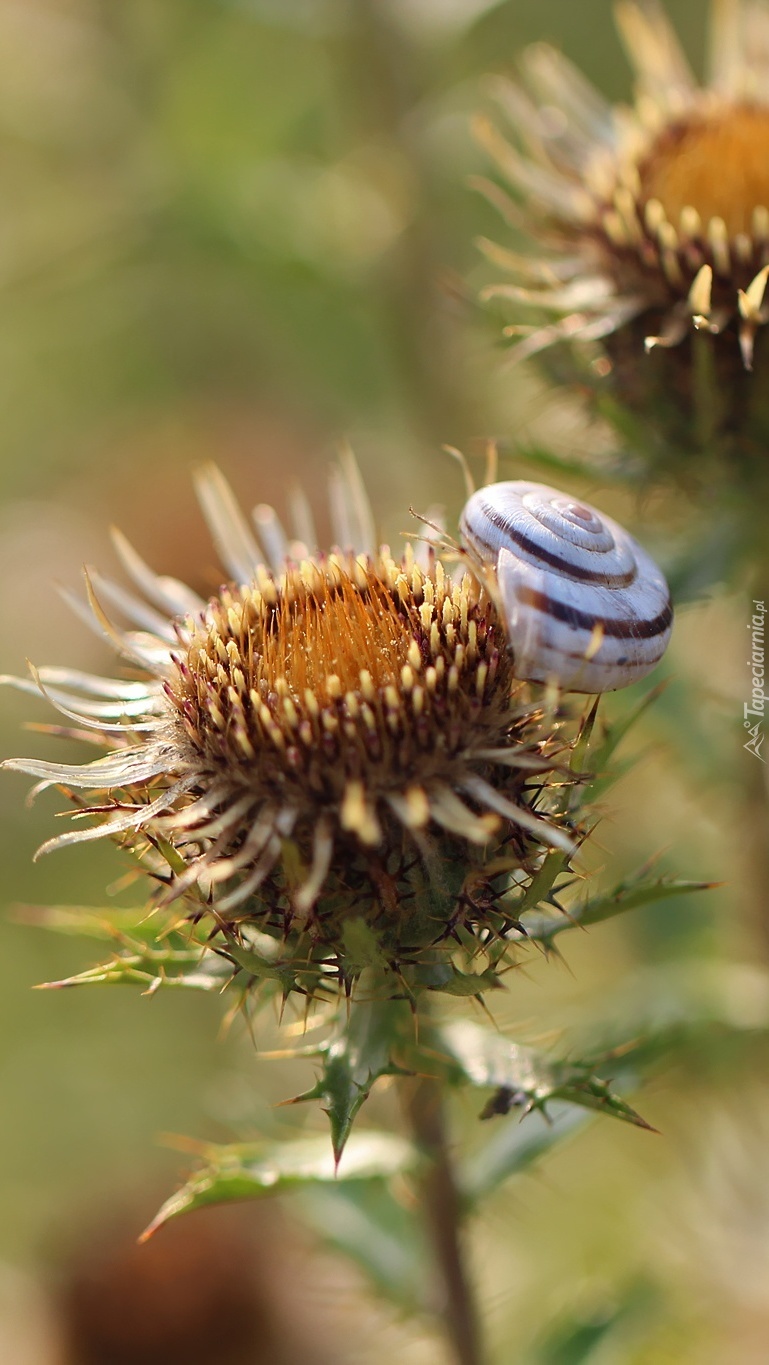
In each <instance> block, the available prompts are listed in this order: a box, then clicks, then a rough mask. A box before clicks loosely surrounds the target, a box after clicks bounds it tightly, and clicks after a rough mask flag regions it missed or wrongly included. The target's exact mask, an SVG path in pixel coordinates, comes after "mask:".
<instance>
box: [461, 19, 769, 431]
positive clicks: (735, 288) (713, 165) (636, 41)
mask: <svg viewBox="0 0 769 1365" xmlns="http://www.w3.org/2000/svg"><path fill="white" fill-rule="evenodd" d="M615 16H616V21H617V24H618V28H619V32H620V35H621V37H622V39H623V43H624V46H625V49H626V51H627V54H628V57H629V60H630V62H631V63H632V65H633V67H634V69H635V72H636V75H637V90H636V97H635V102H634V104H633V106H632V107H631V108H627V107H625V106H611V105H610V104H608V103H607V102H606V101H605V100H604V99H603V98H602V96H601V95H600V94H599V93H598V92H597V91H596V90H594V89H593V88H592V87H591V86H590V85H589V84H588V82H587V81H586V80H585V78H584V77H583V76H582V75H581V73H580V72H579V71H577V70H576V69H575V68H574V67H573V66H572V65H571V64H570V63H569V62H568V61H567V60H566V59H565V58H564V57H563V56H561V55H560V54H559V53H558V52H556V51H554V50H552V49H551V48H549V47H546V46H544V45H540V46H536V47H534V48H533V49H531V50H530V51H528V52H527V53H526V54H525V56H524V60H523V78H522V81H521V83H520V84H512V83H509V82H502V81H500V82H498V83H497V86H496V91H497V94H498V96H499V99H500V102H501V104H502V106H503V109H504V110H505V113H506V115H507V116H508V118H509V120H510V123H511V125H512V127H513V129H514V132H515V143H516V145H515V146H514V145H512V144H511V143H509V142H508V141H507V140H506V139H505V137H504V136H503V135H502V134H501V133H500V132H499V131H498V130H497V128H496V127H495V126H493V125H492V124H491V123H489V122H486V121H483V122H481V124H480V129H479V130H480V136H481V138H482V140H483V142H484V143H485V145H486V146H487V148H488V149H489V150H490V152H491V154H492V156H493V157H494V159H495V161H496V163H497V165H498V166H499V167H500V169H501V171H502V174H503V175H504V176H505V178H506V179H507V180H508V182H509V183H510V184H511V185H512V186H513V187H514V189H515V191H516V198H517V201H518V202H516V203H513V202H512V201H510V200H509V199H507V198H506V196H505V194H504V192H503V191H502V190H501V189H500V188H499V187H498V186H488V187H487V189H488V192H489V194H490V197H491V198H492V199H493V200H494V201H495V202H496V203H497V204H498V205H499V207H500V208H501V209H502V211H503V212H504V213H505V214H506V215H507V217H508V219H509V221H511V223H512V225H513V227H514V228H515V229H516V231H519V232H520V231H522V232H523V233H524V234H525V236H527V237H528V238H529V239H530V240H531V246H530V247H529V248H528V249H526V250H524V251H523V252H521V253H519V254H516V253H513V252H510V251H507V250H505V249H503V248H501V247H499V246H497V245H494V244H493V243H489V242H486V243H484V244H483V245H484V248H485V250H486V252H487V254H488V255H489V257H490V258H491V259H492V260H493V261H494V263H495V264H498V265H501V266H503V267H504V268H506V269H508V270H510V271H512V272H513V274H514V275H515V276H516V277H517V278H516V281H515V283H512V284H495V285H492V286H490V287H489V288H488V289H487V290H486V291H485V294H486V297H487V298H501V299H503V300H506V301H507V302H508V303H510V302H512V303H513V304H514V305H515V309H516V314H515V319H514V321H513V323H512V324H511V325H510V326H509V327H508V329H507V331H508V334H509V335H511V336H515V337H517V338H519V339H518V340H517V341H516V343H515V354H516V355H517V356H518V357H519V358H524V357H526V356H531V355H534V354H537V353H539V352H543V351H546V350H547V348H549V347H550V346H551V345H552V344H554V343H555V342H557V341H560V340H569V341H571V340H577V341H583V342H598V341H602V342H603V343H604V346H603V352H602V353H601V354H599V357H598V359H597V363H596V367H595V373H596V374H597V376H598V377H599V378H601V379H606V378H607V377H609V376H610V375H613V378H614V380H615V381H616V388H617V391H618V393H619V395H620V396H621V397H622V398H623V399H625V400H626V401H628V402H629V403H630V404H631V405H635V406H636V407H637V408H639V409H640V408H643V407H646V406H647V405H648V402H649V398H650V394H651V395H652V396H654V394H653V391H652V389H651V385H652V382H653V380H654V379H656V378H657V377H658V376H660V375H661V376H662V379H661V383H666V384H667V388H668V392H669V394H671V395H672V394H673V393H675V402H676V403H677V404H678V406H679V408H680V407H681V406H683V407H685V408H686V407H689V406H691V405H692V404H693V403H694V400H695V394H694V392H693V390H694V388H695V386H696V384H697V382H698V380H697V377H696V375H695V374H694V373H693V370H694V368H695V367H694V364H693V359H692V358H693V354H694V346H695V344H696V343H697V342H699V343H700V345H702V343H703V342H704V341H705V340H707V339H708V338H713V337H719V338H720V339H719V340H718V341H717V342H716V343H715V346H716V347H717V351H716V353H715V361H714V363H715V365H716V367H717V369H716V373H717V376H718V378H719V379H720V380H721V385H720V387H721V388H722V389H723V390H724V391H726V390H727V389H728V388H729V387H730V386H731V388H732V389H734V396H733V403H732V408H733V409H734V410H738V409H739V408H740V407H742V408H743V409H744V408H745V406H746V397H745V395H746V392H747V390H746V388H745V383H744V375H740V370H742V369H743V368H744V369H747V370H750V369H751V367H752V366H753V363H754V350H755V349H756V343H757V337H758V334H759V332H760V330H761V328H762V327H763V326H764V325H765V323H766V322H767V320H769V306H768V304H767V301H766V300H765V292H766V285H767V278H768V277H769V9H767V7H766V6H765V5H764V4H762V3H755V2H753V3H751V2H750V0H714V3H713V6H712V16H711V26H710V51H711V61H710V70H709V76H708V80H707V83H706V84H705V85H704V86H701V85H699V84H698V83H697V81H696V79H695V77H694V75H693V73H692V71H691V69H690V67H689V64H688V62H687V59H686V56H685V54H684V53H683V51H682V49H681V47H680V45H679V43H678V40H677V38H676V35H675V33H674V31H673V29H672V27H671V25H670V23H669V21H668V19H667V18H666V16H665V14H664V13H663V10H662V8H661V6H660V5H659V4H658V3H657V0H646V2H644V0H619V3H617V4H616V5H615ZM521 307H524V308H525V309H534V310H536V312H535V318H536V319H537V320H536V321H534V322H533V323H532V325H524V324H522V322H521V314H520V310H521ZM697 333H699V334H700V335H699V336H697V335H696V334H697ZM722 333H723V337H721V336H720V334H722ZM644 347H645V349H646V351H647V352H648V351H651V350H653V349H655V348H658V347H661V348H664V349H670V348H675V350H676V355H675V357H674V358H669V359H668V361H667V362H666V364H665V367H664V370H663V369H662V364H661V363H660V365H659V366H658V367H656V368H655V367H653V366H651V365H650V364H649V363H647V366H646V368H644V367H643V366H642V364H641V357H642V351H643V348H644ZM758 349H759V351H760V349H761V348H760V347H759V348H758ZM700 368H701V367H700ZM711 379H712V375H711V376H710V377H706V378H705V383H706V384H709V383H710V382H711ZM726 401H728V400H726ZM655 415H657V414H656V412H655ZM723 425H724V427H725V426H727V425H728V422H727V421H724V423H723ZM677 434H680V433H677Z"/></svg>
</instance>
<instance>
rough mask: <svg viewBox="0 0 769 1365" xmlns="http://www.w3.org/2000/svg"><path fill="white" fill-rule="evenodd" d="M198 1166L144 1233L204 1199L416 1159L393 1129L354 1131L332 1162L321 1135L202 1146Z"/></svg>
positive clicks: (365, 1174)
mask: <svg viewBox="0 0 769 1365" xmlns="http://www.w3.org/2000/svg"><path fill="white" fill-rule="evenodd" d="M198 1150H199V1154H200V1155H201V1156H202V1157H203V1158H204V1163H205V1164H204V1165H203V1167H202V1168H201V1169H200V1170H199V1171H197V1172H196V1174H195V1175H193V1176H191V1178H190V1179H189V1180H188V1181H187V1182H186V1184H184V1185H183V1186H182V1187H181V1189H180V1190H177V1192H176V1194H174V1195H172V1196H171V1198H170V1199H168V1200H166V1202H165V1204H164V1205H163V1207H162V1208H161V1209H160V1211H159V1212H158V1214H157V1215H156V1217H155V1218H153V1220H152V1222H151V1223H150V1225H149V1227H148V1228H147V1229H146V1230H145V1232H144V1234H143V1236H144V1238H145V1239H146V1238H147V1237H151V1236H152V1234H153V1233H154V1232H157V1230H158V1228H160V1227H162V1226H163V1224H164V1223H167V1222H168V1220H169V1219H171V1218H176V1217H178V1215H179V1214H181V1213H189V1212H191V1211H192V1210H193V1209H199V1208H203V1207H205V1205H207V1204H222V1203H230V1202H232V1200H240V1199H262V1198H264V1197H265V1196H266V1195H269V1194H280V1193H283V1192H285V1191H286V1190H293V1189H296V1188H297V1187H301V1186H305V1185H314V1184H316V1183H321V1184H327V1183H328V1182H329V1181H338V1182H339V1183H340V1184H343V1183H345V1182H349V1181H357V1180H384V1179H389V1178H390V1177H392V1176H393V1175H396V1174H397V1173H399V1172H403V1171H405V1170H407V1169H408V1168H409V1167H411V1166H413V1165H414V1164H415V1163H416V1160H417V1156H416V1152H415V1150H414V1149H413V1148H412V1147H410V1146H409V1144H408V1143H407V1142H405V1141H403V1139H401V1138H398V1137H396V1136H395V1135H394V1134H392V1133H376V1132H366V1133H360V1134H357V1135H356V1136H355V1137H354V1138H353V1139H352V1140H351V1141H350V1143H349V1144H348V1146H347V1150H346V1152H345V1154H344V1158H343V1159H340V1161H337V1160H336V1159H335V1158H334V1157H333V1156H332V1154H331V1152H330V1151H329V1148H328V1143H327V1142H326V1141H325V1140H324V1139H322V1138H314V1137H313V1138H306V1139H296V1140H294V1141H287V1142H278V1143H274V1144H266V1143H240V1144H233V1145H230V1146H225V1147H216V1146H212V1145H201V1146H200V1148H199V1149H198Z"/></svg>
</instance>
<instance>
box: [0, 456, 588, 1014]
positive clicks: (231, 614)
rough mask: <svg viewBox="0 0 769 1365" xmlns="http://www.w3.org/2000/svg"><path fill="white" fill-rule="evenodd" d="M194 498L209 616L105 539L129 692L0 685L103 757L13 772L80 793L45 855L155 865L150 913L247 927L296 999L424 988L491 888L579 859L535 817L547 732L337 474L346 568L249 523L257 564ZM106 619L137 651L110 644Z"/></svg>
mask: <svg viewBox="0 0 769 1365" xmlns="http://www.w3.org/2000/svg"><path fill="white" fill-rule="evenodd" d="M199 492H200V497H201V503H202V506H203V510H204V512H205V515H206V518H207V520H208V523H209V526H210V528H211V530H212V532H213V536H214V539H215V541H216V544H217V547H218V550H219V553H220V555H221V558H222V561H223V563H224V565H225V568H226V571H227V575H228V578H227V582H226V584H225V586H223V587H222V589H221V590H220V592H219V593H218V594H217V596H215V597H213V598H212V599H211V600H210V601H209V602H208V603H206V602H204V601H203V600H202V599H200V598H199V597H197V595H196V594H195V593H193V592H192V591H191V590H190V589H189V588H188V587H186V586H184V585H183V584H181V583H179V582H177V581H176V580H173V579H169V578H165V577H157V576H156V575H155V574H154V573H152V571H151V570H150V569H149V568H148V567H147V566H146V565H145V564H144V563H143V562H142V561H141V560H140V559H139V557H138V556H137V555H136V553H135V551H133V550H132V549H131V548H130V547H129V545H128V544H127V542H126V541H125V540H124V539H123V538H122V537H121V536H118V537H117V541H116V543H117V548H118V551H119V553H120V556H121V559H122V561H123V564H124V566H125V567H126V569H127V570H128V572H129V573H130V574H131V576H132V578H133V579H134V582H135V583H136V585H137V586H138V588H139V589H140V591H141V594H142V596H141V598H140V597H138V596H134V595H133V594H131V593H127V592H126V591H125V590H124V589H123V588H120V587H117V586H116V585H114V584H112V583H110V582H109V581H108V580H105V579H102V578H101V577H100V576H98V575H95V574H92V575H90V578H89V594H90V598H91V604H92V606H93V609H94V612H95V614H96V617H97V619H98V621H99V623H100V624H101V626H102V627H103V628H104V630H105V631H106V632H107V633H108V634H109V635H110V637H111V638H112V640H113V641H114V643H115V644H116V645H117V648H118V650H119V652H120V654H121V655H122V656H123V658H124V659H126V660H127V661H128V662H129V664H130V665H132V666H133V667H134V669H136V668H138V669H139V670H140V671H141V674H142V677H141V679H140V680H135V681H120V680H113V679H101V678H97V677H93V676H91V675H88V674H84V673H79V672H76V671H71V670H67V669H60V668H43V669H40V671H39V672H36V673H35V674H34V675H33V679H32V680H31V681H24V680H22V681H19V680H14V679H8V680H7V681H11V682H14V681H15V682H16V685H17V686H21V687H23V688H25V689H26V690H28V691H32V692H35V691H37V690H38V688H39V689H40V690H41V691H43V692H44V694H45V695H46V696H47V697H48V698H49V699H50V700H51V701H52V702H53V703H54V704H55V705H56V706H57V707H58V708H59V710H60V711H62V712H63V713H64V715H66V716H68V717H70V718H72V719H73V720H74V721H75V722H76V724H77V727H78V728H80V727H82V726H88V727H91V728H92V729H93V730H94V732H95V734H96V736H97V740H98V741H99V742H103V743H104V744H105V745H107V746H108V747H109V748H110V752H109V753H108V754H107V755H106V757H103V758H100V759H98V760H97V761H96V762H93V763H89V764H86V765H84V766H70V765H68V764H63V763H53V762H47V761H41V760H36V759H12V760H9V761H8V762H7V763H6V765H5V766H6V767H10V768H13V769H16V770H20V771H22V772H25V773H28V774H30V775H31V776H33V777H35V778H37V779H38V780H39V783H40V786H41V787H46V786H50V785H61V786H63V787H65V788H66V789H68V790H69V791H70V792H71V791H73V790H74V791H76V792H93V793H95V794H96V795H95V799H94V800H93V804H89V805H88V806H86V807H85V808H83V807H82V805H80V806H79V808H78V810H77V815H78V818H79V819H82V817H83V816H84V815H85V816H89V815H90V816H92V817H93V818H94V821H95V823H89V824H88V825H86V827H85V828H82V827H79V828H77V829H75V830H69V831H67V832H66V833H64V834H61V835H59V836H58V837H57V838H54V839H51V840H50V841H49V842H48V843H46V844H44V845H43V848H42V849H41V852H43V851H48V850H50V849H55V848H61V847H63V846H65V845H68V844H74V843H80V842H85V841H88V840H90V839H95V838H103V837H107V836H113V837H117V838H118V839H119V840H120V841H121V842H124V843H125V844H127V845H128V846H129V847H131V848H132V849H134V850H136V851H137V852H138V853H139V854H140V855H141V856H142V857H143V858H145V860H149V866H150V868H151V870H152V871H153V872H154V875H155V876H156V877H158V878H159V879H160V881H161V884H162V889H161V892H160V902H161V903H162V904H167V903H170V902H172V901H176V900H177V899H179V898H180V897H185V900H184V903H183V904H184V911H185V913H187V914H189V915H192V916H193V917H199V916H201V915H204V914H210V915H211V916H212V918H213V922H214V931H215V932H219V933H220V934H222V935H223V936H224V938H225V939H226V940H227V942H229V943H232V942H238V941H242V934H243V931H244V929H248V928H249V927H256V928H257V929H258V930H259V932H260V933H262V934H267V935H269V936H270V937H271V939H272V940H273V942H277V943H278V944H279V945H280V949H279V951H280V955H281V960H283V961H285V962H286V963H287V964H289V970H288V975H287V977H286V980H287V981H288V983H289V984H288V988H289V989H291V988H294V986H295V985H296V983H297V981H299V973H301V985H300V986H299V987H298V988H300V989H302V990H304V991H306V992H307V993H309V994H313V993H315V991H316V990H317V988H318V986H319V984H320V983H321V982H322V983H323V985H324V986H326V987H328V986H332V985H335V984H339V983H342V984H343V985H344V987H345V988H349V986H350V983H351V981H352V980H353V979H354V978H355V977H356V976H357V975H358V973H359V972H360V970H361V969H362V967H363V966H365V965H370V963H371V960H372V955H373V957H374V958H376V960H377V961H378V962H379V963H380V965H382V967H383V969H384V971H385V974H387V973H389V972H394V973H395V974H396V975H397V977H398V980H399V982H402V981H403V980H404V977H405V975H408V974H409V972H411V976H410V986H411V987H417V986H418V985H419V980H420V978H419V967H420V964H421V965H425V964H431V965H434V963H435V952H436V951H437V952H438V955H439V956H440V953H441V951H442V952H443V953H444V956H445V954H446V952H451V951H453V950H454V948H455V947H456V943H455V942H454V941H453V940H452V937H451V936H452V935H456V933H457V931H458V929H463V930H466V931H467V932H468V933H469V935H470V936H471V938H472V937H473V936H474V935H475V936H477V937H478V940H479V941H483V939H484V936H488V934H489V933H490V932H491V931H492V929H496V930H499V929H500V928H504V926H505V917H504V913H501V912H500V913H497V914H495V913H494V910H493V907H494V904H495V900H496V897H497V887H498V879H499V877H500V876H501V875H502V874H503V873H505V874H506V875H507V876H509V874H510V872H511V871H515V872H516V873H517V875H519V876H520V877H526V876H528V875H531V874H533V872H534V871H535V869H536V866H537V860H538V857H540V856H541V853H542V850H543V849H544V848H546V847H548V846H555V847H559V848H561V849H563V850H571V849H572V847H573V844H572V840H571V838H570V836H569V834H568V833H567V832H566V830H565V829H563V828H560V827H559V824H558V820H557V819H555V818H552V817H548V816H547V814H546V813H540V812H539V810H538V807H539V806H540V805H541V803H542V793H543V790H544V789H546V787H547V783H548V781H549V780H551V778H552V775H553V770H554V767H555V765H556V764H557V762H558V758H557V755H558V754H559V752H560V753H562V751H563V747H564V743H563V740H562V739H561V738H560V736H559V735H558V733H557V726H555V725H554V722H553V720H552V717H550V718H549V719H548V718H546V717H545V714H544V712H543V710H542V708H541V706H539V705H536V704H534V703H533V702H532V699H531V696H530V694H529V692H528V691H527V690H526V688H525V687H524V685H522V684H520V683H517V682H516V680H515V679H514V677H513V666H512V659H511V655H510V653H509V651H508V650H507V649H506V645H505V639H504V634H503V627H502V624H501V622H500V620H499V618H498V617H497V614H496V610H495V608H494V605H493V603H492V602H491V601H490V600H489V598H488V596H487V595H486V594H485V592H484V590H483V589H482V588H481V587H479V586H478V585H477V584H476V583H475V582H474V581H473V580H472V579H471V578H470V577H469V576H468V575H466V574H463V575H462V576H461V579H460V581H455V580H454V579H453V578H452V577H451V576H450V575H449V573H448V572H447V570H446V568H445V567H444V564H443V563H442V562H441V559H440V558H439V557H438V556H437V555H436V553H435V551H434V549H432V548H429V549H427V550H426V552H425V554H424V556H423V562H422V563H419V562H417V558H416V556H415V554H414V552H413V551H412V549H411V547H410V546H409V547H407V549H406V551H405V553H404V555H403V557H402V559H400V560H395V559H394V558H393V557H392V555H391V554H390V552H389V550H388V549H387V548H386V547H382V548H380V549H379V550H376V549H375V546H374V540H373V531H372V519H371V514H370V510H369V508H368V505H367V503H366V500H365V495H364V494H363V490H362V488H361V485H360V480H359V475H358V473H357V470H356V468H355V466H354V465H353V464H352V462H351V460H348V461H347V462H346V464H345V466H344V477H342V478H340V479H338V480H337V481H336V484H335V485H334V487H333V489H332V511H333V512H334V514H335V520H336V526H337V538H338V542H339V546H340V547H343V548H339V549H337V550H335V551H334V552H333V553H331V554H329V555H324V554H321V553H319V552H318V551H317V548H316V541H315V533H314V530H313V529H312V526H311V520H310V519H309V518H308V515H307V509H306V508H305V507H304V506H301V507H300V508H299V512H300V516H299V521H300V522H301V523H303V524H304V531H303V535H304V541H305V543H303V544H299V543H298V542H297V541H294V542H290V541H289V540H288V539H287V537H286V535H285V533H284V532H283V530H282V528H281V526H280V523H279V522H278V519H277V517H276V515H275V513H274V512H273V511H272V509H270V508H267V507H265V506H261V507H258V508H257V509H256V510H255V514H254V520H255V523H256V527H257V528H258V532H259V540H260V541H261V545H260V543H259V540H257V536H256V534H255V531H254V530H253V529H252V527H251V526H250V525H249V523H248V521H247V520H246V518H245V517H244V516H243V514H242V513H241V512H240V510H239V509H238V507H237V504H236V502H235V499H234V497H233V495H232V492H231V490H230V489H229V487H228V485H227V484H226V482H225V481H224V479H223V477H222V476H221V474H220V473H219V472H218V471H217V470H216V469H215V468H210V469H208V470H206V471H205V472H204V473H203V474H202V476H201V478H200V480H199ZM261 546H263V547H264V550H265V551H266V553H264V552H263V550H262V548H261ZM102 603H103V604H105V606H107V607H108V608H116V609H117V610H118V611H119V612H121V613H122V614H123V615H125V616H126V617H127V618H128V619H129V620H130V621H131V622H132V624H133V625H135V626H138V627H140V629H139V630H119V629H118V628H117V627H115V626H114V625H113V624H112V623H111V622H110V621H109V620H108V618H107V616H106V615H105V611H104V607H103V606H102V605H101V604H102ZM557 780H559V781H561V780H562V779H561V778H558V779H557ZM353 921H354V922H355V924H357V925H360V924H361V922H362V924H363V926H364V938H365V942H364V941H363V940H362V939H361V934H360V932H357V933H356V931H355V929H354V927H351V926H352V925H353ZM353 939H354V941H355V945H356V946H355V949H353V946H352V942H353ZM436 944H437V945H439V947H438V949H437V950H436V949H435V945H436ZM441 944H444V945H445V947H444V948H443V949H441V948H440V945H441ZM412 969H413V970H412ZM292 973H293V974H292ZM428 975H429V973H428ZM430 984H433V985H434V984H435V982H434V979H433V977H430ZM399 988H401V987H399Z"/></svg>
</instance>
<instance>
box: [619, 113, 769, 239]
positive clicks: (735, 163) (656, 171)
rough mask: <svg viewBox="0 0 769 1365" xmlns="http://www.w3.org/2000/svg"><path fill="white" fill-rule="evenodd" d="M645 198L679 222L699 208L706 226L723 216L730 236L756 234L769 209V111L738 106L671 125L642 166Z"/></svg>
mask: <svg viewBox="0 0 769 1365" xmlns="http://www.w3.org/2000/svg"><path fill="white" fill-rule="evenodd" d="M639 169H640V174H641V187H642V194H643V198H644V199H645V200H648V199H658V200H659V201H660V203H661V204H662V207H663V209H664V210H665V214H666V217H667V219H668V221H669V222H671V223H673V224H674V226H678V223H679V220H680V217H681V211H682V210H683V209H685V208H694V209H696V210H697V212H698V213H699V215H700V218H701V219H702V223H703V226H706V225H707V223H708V222H709V221H710V219H711V218H723V220H724V222H725V224H726V230H727V232H728V234H729V236H730V237H735V236H736V235H737V234H738V233H740V232H744V233H750V232H751V228H752V216H753V210H754V209H756V208H759V207H767V208H769V109H767V108H762V107H758V106H755V105H747V104H745V105H736V106H734V107H733V108H725V109H720V110H718V111H714V112H711V113H705V114H702V115H696V116H693V117H692V118H691V120H690V121H689V122H682V123H680V124H677V125H674V126H673V127H671V128H667V129H666V130H665V131H664V132H663V133H662V134H661V136H660V137H659V139H658V140H657V142H656V144H655V145H654V146H653V147H652V150H651V151H650V153H649V155H648V156H647V158H646V159H645V161H644V163H643V164H642V165H641V167H640V168H639Z"/></svg>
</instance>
